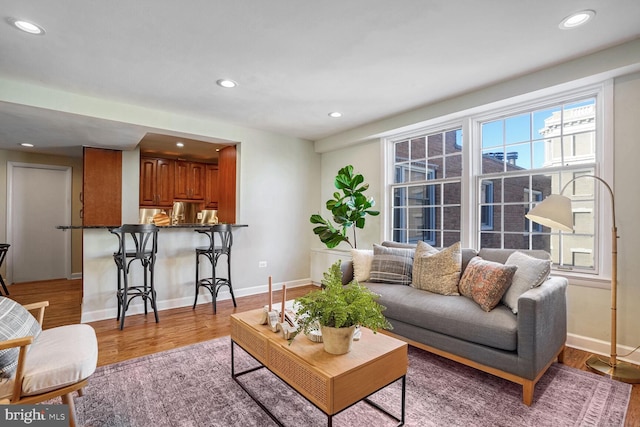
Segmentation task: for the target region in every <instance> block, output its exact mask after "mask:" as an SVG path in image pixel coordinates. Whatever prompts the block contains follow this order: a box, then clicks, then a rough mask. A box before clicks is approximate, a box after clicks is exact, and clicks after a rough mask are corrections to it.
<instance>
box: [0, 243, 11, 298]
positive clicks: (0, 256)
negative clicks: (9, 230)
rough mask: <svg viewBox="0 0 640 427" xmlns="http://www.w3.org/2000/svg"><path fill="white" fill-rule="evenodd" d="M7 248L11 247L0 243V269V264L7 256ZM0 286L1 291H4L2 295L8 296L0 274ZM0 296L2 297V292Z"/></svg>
mask: <svg viewBox="0 0 640 427" xmlns="http://www.w3.org/2000/svg"><path fill="white" fill-rule="evenodd" d="M9 246H11V245H10V244H8V243H0V267H2V263H3V262H4V259H5V258H6V256H7V252H8V251H9ZM0 285H2V289H4V294H5V295H7V296H8V295H9V289H7V285H6V284H5V283H4V279H3V278H2V274H0ZM0 295H2V292H0Z"/></svg>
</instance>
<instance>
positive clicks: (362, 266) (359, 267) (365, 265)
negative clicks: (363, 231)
mask: <svg viewBox="0 0 640 427" xmlns="http://www.w3.org/2000/svg"><path fill="white" fill-rule="evenodd" d="M351 258H352V259H353V278H354V280H356V281H357V282H366V281H367V280H369V277H370V276H371V263H372V262H373V250H372V249H351Z"/></svg>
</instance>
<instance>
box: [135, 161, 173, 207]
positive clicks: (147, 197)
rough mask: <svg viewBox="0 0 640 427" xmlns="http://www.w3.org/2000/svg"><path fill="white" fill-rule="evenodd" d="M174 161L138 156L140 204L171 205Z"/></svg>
mask: <svg viewBox="0 0 640 427" xmlns="http://www.w3.org/2000/svg"><path fill="white" fill-rule="evenodd" d="M174 169H175V161H174V160H170V159H156V158H150V157H141V158H140V206H154V207H158V208H164V207H166V208H169V207H171V206H173V193H174V185H175V182H174V181H175V170H174Z"/></svg>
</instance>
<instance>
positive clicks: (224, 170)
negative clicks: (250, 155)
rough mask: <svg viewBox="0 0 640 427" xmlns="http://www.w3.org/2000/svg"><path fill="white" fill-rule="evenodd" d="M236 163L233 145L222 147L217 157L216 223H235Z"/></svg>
mask: <svg viewBox="0 0 640 427" xmlns="http://www.w3.org/2000/svg"><path fill="white" fill-rule="evenodd" d="M236 161H237V152H236V147H235V146H234V145H230V146H228V147H224V148H223V149H221V150H220V152H219V157H218V221H220V222H221V223H229V224H234V223H235V222H236Z"/></svg>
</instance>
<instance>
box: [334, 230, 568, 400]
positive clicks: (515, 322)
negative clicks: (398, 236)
mask: <svg viewBox="0 0 640 427" xmlns="http://www.w3.org/2000/svg"><path fill="white" fill-rule="evenodd" d="M386 243H387V242H385V243H383V245H384V244H386ZM512 252H513V251H512V250H501V249H482V250H480V252H476V251H475V250H473V249H462V272H464V268H465V267H466V266H467V264H468V262H469V260H470V259H471V258H473V257H474V256H476V255H478V256H480V257H482V258H483V259H485V260H488V261H494V262H500V263H503V264H504V263H505V262H506V260H507V258H508V257H509V255H510V254H511V253H512ZM521 252H524V253H528V254H529V255H531V256H534V257H537V258H544V257H548V254H547V253H546V252H543V251H521ZM342 270H343V279H344V281H345V283H347V282H349V281H350V280H352V279H353V264H352V262H351V261H349V262H345V263H343V266H342ZM363 284H364V285H366V286H367V287H369V288H370V289H371V290H372V291H374V292H375V293H377V294H379V295H380V299H379V300H378V302H379V303H380V304H382V305H383V306H385V307H386V308H387V309H386V311H385V312H384V314H385V316H386V317H387V319H388V320H389V322H390V323H391V325H392V326H393V330H392V331H391V332H389V334H390V335H393V336H395V337H396V338H400V339H402V340H404V341H407V342H408V343H409V344H411V345H413V346H416V347H419V348H422V349H425V350H427V351H429V352H432V353H435V354H438V355H440V356H443V357H446V358H449V359H452V360H455V361H457V362H460V363H463V364H465V365H468V366H471V367H474V368H477V369H480V370H482V371H485V372H488V373H490V374H493V375H496V376H498V377H501V378H504V379H507V380H509V381H513V382H515V383H517V384H520V385H522V388H523V402H524V403H525V404H526V405H531V403H532V402H533V391H534V387H535V384H536V383H537V381H538V380H539V379H540V377H542V375H543V374H544V373H545V371H546V370H547V368H548V367H549V366H550V365H551V364H552V363H553V362H554V361H555V360H556V359H557V360H558V361H559V362H562V358H563V353H564V346H565V342H566V336H567V311H566V296H565V294H566V287H567V280H566V279H564V278H560V277H549V278H548V279H547V280H546V281H545V282H544V283H542V285H540V286H539V287H536V288H533V289H530V290H528V291H526V292H525V293H524V294H523V295H522V296H521V297H520V298H519V299H518V314H513V312H512V311H511V310H510V309H509V308H508V307H507V306H505V305H503V304H498V306H497V307H495V308H494V309H493V310H491V311H490V312H485V311H483V310H482V309H481V308H480V306H479V305H478V304H476V303H475V302H474V301H473V300H472V299H470V298H467V297H464V296H445V295H440V294H435V293H431V292H428V291H425V290H420V289H416V288H413V287H411V286H406V285H397V284H386V283H372V282H364V283H363ZM385 333H387V332H386V331H385Z"/></svg>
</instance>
